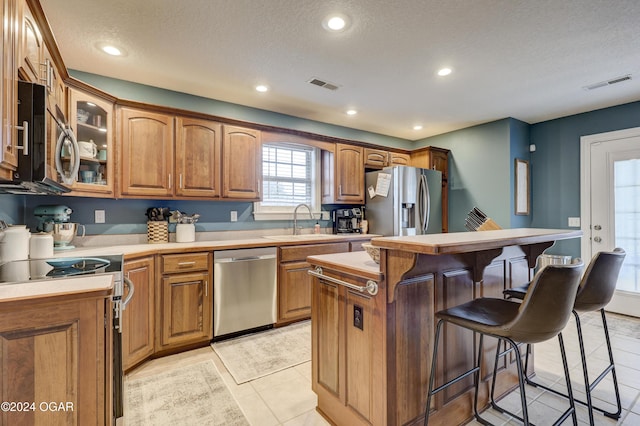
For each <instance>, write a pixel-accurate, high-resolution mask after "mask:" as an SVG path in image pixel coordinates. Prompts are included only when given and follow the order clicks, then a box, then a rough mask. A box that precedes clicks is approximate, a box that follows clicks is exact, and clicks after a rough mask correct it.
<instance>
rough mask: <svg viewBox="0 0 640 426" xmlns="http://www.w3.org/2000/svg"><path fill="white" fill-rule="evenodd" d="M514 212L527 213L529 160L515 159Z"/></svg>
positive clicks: (518, 213)
mask: <svg viewBox="0 0 640 426" xmlns="http://www.w3.org/2000/svg"><path fill="white" fill-rule="evenodd" d="M515 178H516V182H515V210H516V211H515V214H517V215H528V214H529V198H530V194H529V162H528V161H527V160H522V159H520V158H516V159H515Z"/></svg>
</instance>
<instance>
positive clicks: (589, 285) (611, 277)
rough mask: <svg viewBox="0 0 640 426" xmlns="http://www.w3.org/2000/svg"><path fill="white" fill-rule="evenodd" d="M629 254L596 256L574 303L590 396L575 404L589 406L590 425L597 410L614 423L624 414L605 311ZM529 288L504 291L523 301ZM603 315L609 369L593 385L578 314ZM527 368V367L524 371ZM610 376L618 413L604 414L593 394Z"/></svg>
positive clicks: (560, 393)
mask: <svg viewBox="0 0 640 426" xmlns="http://www.w3.org/2000/svg"><path fill="white" fill-rule="evenodd" d="M625 256H626V253H625V251H624V250H623V249H621V248H616V249H614V250H613V251H612V252H599V253H597V254H596V255H595V256H594V257H593V259H592V260H591V262H590V263H589V267H588V268H587V270H586V272H585V274H584V276H583V278H582V281H581V283H580V287H579V288H578V294H577V296H576V300H575V303H574V305H573V315H574V317H575V319H576V328H577V330H578V344H579V346H580V359H581V361H582V372H583V375H584V385H585V393H586V395H587V401H586V402H584V401H580V400H578V399H576V400H575V401H576V402H578V403H580V404H582V405H586V406H587V408H588V410H589V423H590V424H591V425H593V424H594V418H593V410H594V409H595V410H598V411H600V412H601V413H602V414H604V415H605V416H607V417H609V418H612V419H616V420H617V419H619V418H620V414H621V413H622V404H621V403H620V390H619V388H618V378H617V376H616V368H615V364H614V362H613V351H612V350H611V340H610V339H609V328H608V327H607V317H606V315H605V313H604V307H605V306H607V304H609V302H610V301H611V298H612V297H613V292H614V291H615V289H616V282H617V281H618V275H619V273H620V269H621V268H622V262H623V261H624V258H625ZM527 287H528V285H524V286H522V287H516V288H513V289H508V290H505V291H504V294H505V296H507V297H509V298H516V299H523V297H524V295H525V294H526V292H527ZM595 311H600V316H601V317H602V325H603V328H604V337H605V340H606V342H607V351H608V352H609V365H608V366H607V367H606V368H605V369H604V370H603V371H602V372H601V373H600V375H599V376H598V377H597V378H596V379H595V380H594V381H593V383H592V382H590V381H589V374H588V371H587V356H586V354H585V350H584V339H583V337H582V326H581V323H580V315H579V312H595ZM528 362H529V348H527V357H526V362H525V366H526V365H527V364H528ZM525 368H526V367H525ZM609 373H611V377H612V379H613V388H614V392H615V395H616V405H617V411H616V412H615V413H612V412H609V411H606V410H604V409H603V408H600V407H596V406H594V405H593V402H592V397H591V393H592V392H593V390H594V389H595V387H596V386H598V384H599V383H600V382H601V381H602V379H604V378H605V377H606V376H607V374H609ZM527 383H528V384H530V385H532V386H536V387H539V388H542V389H545V390H548V391H550V392H553V393H555V394H556V395H560V396H564V397H565V398H567V397H568V395H566V394H563V393H562V392H558V391H557V390H555V389H551V388H550V387H548V386H545V385H543V384H541V383H538V382H534V381H533V380H531V379H529V378H527Z"/></svg>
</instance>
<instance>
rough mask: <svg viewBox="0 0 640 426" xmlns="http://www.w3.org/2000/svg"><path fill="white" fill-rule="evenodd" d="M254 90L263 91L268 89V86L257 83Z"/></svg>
mask: <svg viewBox="0 0 640 426" xmlns="http://www.w3.org/2000/svg"><path fill="white" fill-rule="evenodd" d="M256 90H257V91H258V92H262V93H264V92H267V91H269V87H268V86H265V85H264V84H258V85H257V86H256Z"/></svg>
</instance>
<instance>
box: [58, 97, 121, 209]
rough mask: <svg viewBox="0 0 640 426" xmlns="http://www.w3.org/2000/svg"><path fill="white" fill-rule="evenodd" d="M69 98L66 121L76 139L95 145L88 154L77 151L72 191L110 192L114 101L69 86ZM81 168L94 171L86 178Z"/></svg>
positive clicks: (111, 188)
mask: <svg viewBox="0 0 640 426" xmlns="http://www.w3.org/2000/svg"><path fill="white" fill-rule="evenodd" d="M69 100H70V108H69V109H70V111H69V122H70V123H71V128H72V129H74V131H75V132H76V139H77V140H78V142H79V143H80V142H87V143H88V144H89V145H91V146H94V145H95V147H96V150H95V153H92V154H91V155H82V153H81V154H80V170H79V172H78V173H79V176H78V179H76V182H75V183H74V184H73V186H72V189H73V191H74V195H82V196H84V197H87V196H108V195H113V193H114V186H115V182H114V181H115V176H114V158H115V157H114V152H115V149H114V144H113V125H112V120H113V103H111V102H108V101H105V100H103V99H100V98H97V97H95V96H92V95H89V94H87V93H84V92H82V91H80V90H76V89H72V88H70V89H69ZM84 171H89V172H93V173H91V176H89V177H88V178H86V177H85V176H84V175H83V172H84Z"/></svg>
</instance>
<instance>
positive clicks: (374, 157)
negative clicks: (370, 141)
mask: <svg viewBox="0 0 640 426" xmlns="http://www.w3.org/2000/svg"><path fill="white" fill-rule="evenodd" d="M409 163H410V156H409V154H403V153H400V152H390V151H385V150H382V149H374V148H365V149H364V167H365V168H366V169H373V170H379V169H382V168H385V167H389V166H408V165H409Z"/></svg>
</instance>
